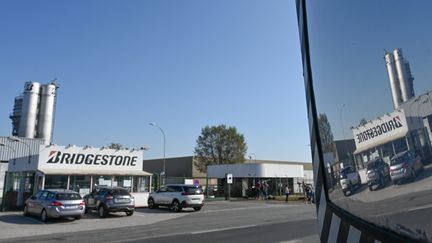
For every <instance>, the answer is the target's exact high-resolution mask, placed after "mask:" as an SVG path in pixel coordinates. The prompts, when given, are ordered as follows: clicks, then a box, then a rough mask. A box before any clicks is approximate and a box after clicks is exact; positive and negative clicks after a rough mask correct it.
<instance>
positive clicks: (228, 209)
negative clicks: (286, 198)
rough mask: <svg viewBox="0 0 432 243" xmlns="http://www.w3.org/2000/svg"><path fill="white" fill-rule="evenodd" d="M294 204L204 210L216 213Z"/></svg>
mask: <svg viewBox="0 0 432 243" xmlns="http://www.w3.org/2000/svg"><path fill="white" fill-rule="evenodd" d="M287 206H294V205H271V206H265V207H263V206H258V207H245V208H226V209H215V210H204V211H203V213H215V212H225V211H237V210H247V209H267V208H282V207H287Z"/></svg>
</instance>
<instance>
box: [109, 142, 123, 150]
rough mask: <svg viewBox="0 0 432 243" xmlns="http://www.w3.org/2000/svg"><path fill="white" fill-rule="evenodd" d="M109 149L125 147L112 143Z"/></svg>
mask: <svg viewBox="0 0 432 243" xmlns="http://www.w3.org/2000/svg"><path fill="white" fill-rule="evenodd" d="M108 148H110V149H117V150H119V149H123V145H121V144H120V143H111V144H110V145H109V146H108Z"/></svg>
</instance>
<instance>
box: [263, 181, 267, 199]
mask: <svg viewBox="0 0 432 243" xmlns="http://www.w3.org/2000/svg"><path fill="white" fill-rule="evenodd" d="M262 184H263V185H262V188H263V192H264V199H268V188H269V185H268V183H267V181H263V183H262Z"/></svg>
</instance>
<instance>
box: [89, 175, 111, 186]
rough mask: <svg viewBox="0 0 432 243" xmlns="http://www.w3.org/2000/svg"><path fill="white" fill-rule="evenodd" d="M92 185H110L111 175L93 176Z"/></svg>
mask: <svg viewBox="0 0 432 243" xmlns="http://www.w3.org/2000/svg"><path fill="white" fill-rule="evenodd" d="M93 184H94V186H112V176H103V175H101V176H93Z"/></svg>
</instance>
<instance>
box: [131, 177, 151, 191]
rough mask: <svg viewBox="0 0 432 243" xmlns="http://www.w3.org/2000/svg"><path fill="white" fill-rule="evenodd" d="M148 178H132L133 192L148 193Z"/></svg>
mask: <svg viewBox="0 0 432 243" xmlns="http://www.w3.org/2000/svg"><path fill="white" fill-rule="evenodd" d="M149 178H150V177H144V176H134V177H133V188H132V189H133V192H148V191H149V188H148V186H149Z"/></svg>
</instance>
